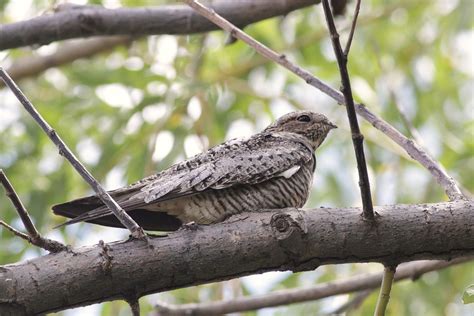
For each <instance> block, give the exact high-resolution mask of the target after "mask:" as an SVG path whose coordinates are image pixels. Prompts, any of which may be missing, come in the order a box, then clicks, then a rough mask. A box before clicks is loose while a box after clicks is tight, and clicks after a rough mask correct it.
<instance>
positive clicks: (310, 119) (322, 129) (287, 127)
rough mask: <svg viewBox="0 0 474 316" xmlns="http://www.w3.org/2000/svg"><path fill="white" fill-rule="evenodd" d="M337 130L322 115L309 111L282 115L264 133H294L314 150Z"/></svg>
mask: <svg viewBox="0 0 474 316" xmlns="http://www.w3.org/2000/svg"><path fill="white" fill-rule="evenodd" d="M333 128H337V126H336V125H335V124H334V123H331V121H329V120H328V118H327V117H326V116H324V115H322V114H319V113H315V112H311V111H296V112H291V113H288V114H285V115H283V116H282V117H280V118H279V119H278V120H276V121H275V122H274V123H273V124H271V125H270V126H268V127H267V128H266V129H265V131H264V132H271V133H275V132H276V133H278V132H283V133H290V134H291V133H294V134H298V137H301V136H303V137H304V138H305V139H306V140H307V141H309V143H310V144H311V147H313V148H314V149H316V148H318V147H319V145H321V143H322V142H323V141H324V139H325V138H326V136H327V134H328V133H329V131H330V130H331V129H333Z"/></svg>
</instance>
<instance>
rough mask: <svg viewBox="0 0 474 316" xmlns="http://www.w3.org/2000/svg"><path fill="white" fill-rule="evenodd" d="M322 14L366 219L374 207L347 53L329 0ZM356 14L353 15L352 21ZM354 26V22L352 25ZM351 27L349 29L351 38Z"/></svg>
mask: <svg viewBox="0 0 474 316" xmlns="http://www.w3.org/2000/svg"><path fill="white" fill-rule="evenodd" d="M322 1H323V2H322V3H323V9H324V15H325V16H326V22H327V24H328V29H329V34H330V35H331V42H332V47H333V48H334V54H335V55H336V59H337V64H338V67H339V73H340V74H341V82H342V88H341V92H342V94H343V95H344V104H345V105H346V112H347V117H348V118H349V126H350V128H351V134H352V144H353V145H354V151H355V156H356V160H357V171H358V173H359V187H360V194H361V199H362V205H363V213H362V214H363V216H364V217H365V218H366V219H368V220H373V219H374V207H373V204H372V195H371V193H370V182H369V174H368V172H367V162H366V161H365V154H364V135H362V133H361V132H360V129H359V122H358V121H357V115H356V111H355V108H354V98H353V97H352V88H351V81H350V79H349V72H348V71H347V55H346V54H344V52H343V51H342V47H341V42H340V41H339V33H338V32H337V30H336V25H335V24H334V18H333V16H332V12H331V8H330V7H329V0H322ZM356 18H357V16H355V17H354V21H355V19H356ZM352 27H353V28H355V22H354V24H353V26H352ZM352 34H353V29H351V38H350V39H349V40H352Z"/></svg>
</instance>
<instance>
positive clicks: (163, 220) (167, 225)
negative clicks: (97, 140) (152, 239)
mask: <svg viewBox="0 0 474 316" xmlns="http://www.w3.org/2000/svg"><path fill="white" fill-rule="evenodd" d="M112 196H113V197H114V198H115V199H116V201H117V202H118V203H119V205H120V206H121V207H122V208H123V209H124V210H125V211H126V212H127V213H128V214H129V215H130V216H131V217H132V218H133V219H134V220H135V221H136V222H137V224H138V225H140V226H141V227H142V228H143V229H146V230H160V231H174V230H177V229H178V228H179V227H180V226H181V225H182V223H181V221H180V220H179V219H177V218H176V217H174V216H172V215H168V214H167V213H165V212H159V211H150V210H146V209H143V207H142V208H140V207H133V208H130V207H129V206H128V205H126V203H123V202H124V201H123V200H122V201H121V200H120V198H117V196H114V194H112ZM124 204H125V205H124ZM52 209H53V212H54V214H56V215H60V216H64V217H68V218H71V220H69V221H67V222H65V223H63V224H61V225H58V226H56V227H63V226H66V225H71V224H75V223H79V222H88V223H93V224H98V225H103V226H109V227H119V228H124V226H123V225H122V223H120V221H119V220H118V219H117V218H116V217H115V215H113V214H112V212H111V211H110V210H109V209H108V207H107V206H105V205H104V204H103V203H102V201H101V200H100V199H99V198H98V197H97V196H88V197H84V198H80V199H77V200H73V201H70V202H66V203H62V204H57V205H54V206H53V207H52Z"/></svg>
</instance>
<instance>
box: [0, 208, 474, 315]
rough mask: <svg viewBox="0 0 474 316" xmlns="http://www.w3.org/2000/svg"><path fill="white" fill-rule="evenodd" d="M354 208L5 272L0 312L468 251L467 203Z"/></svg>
mask: <svg viewBox="0 0 474 316" xmlns="http://www.w3.org/2000/svg"><path fill="white" fill-rule="evenodd" d="M360 211H361V210H360V209H359V208H344V209H330V208H319V209H313V210H295V209H286V210H280V211H276V212H262V213H245V214H241V215H238V216H234V217H231V218H230V219H229V220H227V221H225V222H223V223H219V224H215V225H209V226H199V227H198V228H197V229H196V230H186V229H183V230H180V231H177V232H175V233H172V234H170V235H169V236H168V237H165V238H163V237H161V238H153V239H151V240H150V244H151V246H153V247H149V246H148V245H146V244H144V243H143V242H139V241H136V240H132V241H128V242H117V243H111V244H108V245H106V247H104V245H103V246H91V247H84V248H79V249H74V250H73V252H60V253H57V254H50V255H46V256H43V257H39V258H36V259H33V260H29V261H27V262H24V263H17V264H13V265H7V266H3V267H1V268H0V284H2V285H3V290H2V291H0V314H3V313H7V312H9V311H10V309H11V308H14V307H15V308H16V312H17V313H19V312H20V311H21V312H22V313H23V314H25V313H26V314H37V313H46V312H52V311H57V310H63V309H67V308H71V307H73V306H81V305H88V304H93V303H98V302H103V301H108V300H115V299H124V295H125V294H124V293H133V294H134V295H136V296H137V297H141V296H143V295H146V294H150V293H155V292H160V291H167V290H171V289H175V288H181V287H184V286H191V285H197V284H202V283H208V282H213V281H219V280H225V279H231V278H235V277H238V276H244V275H250V274H255V273H262V272H265V271H283V270H292V271H306V270H313V269H315V268H316V267H318V266H319V265H324V264H332V263H349V262H369V261H371V262H389V263H393V264H396V263H399V262H404V261H410V260H417V259H452V258H454V257H457V256H467V255H472V254H474V217H473V216H472V214H473V212H474V202H473V201H456V202H451V203H438V204H420V205H395V206H384V207H377V208H376V211H377V213H378V214H379V215H380V216H377V217H376V218H375V221H373V222H368V221H365V220H363V219H362V217H361V216H360ZM104 248H107V255H104V254H103V253H104ZM131 275H133V278H131V277H130V276H131ZM127 295H128V294H127ZM20 315H21V313H20Z"/></svg>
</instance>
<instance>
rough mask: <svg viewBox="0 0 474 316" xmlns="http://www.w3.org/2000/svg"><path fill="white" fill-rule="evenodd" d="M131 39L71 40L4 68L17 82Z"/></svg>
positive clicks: (127, 37) (123, 37)
mask: <svg viewBox="0 0 474 316" xmlns="http://www.w3.org/2000/svg"><path fill="white" fill-rule="evenodd" d="M132 41H133V39H132V38H131V37H130V36H109V37H97V38H91V39H85V40H77V41H71V43H65V44H64V45H62V46H60V47H59V48H58V50H57V51H55V52H54V53H52V54H49V55H46V56H28V57H23V58H19V59H17V60H15V61H14V62H13V64H12V65H11V66H10V67H9V68H8V69H6V72H7V73H8V74H9V75H10V77H12V79H13V80H16V81H17V82H18V79H22V78H25V77H33V76H36V75H38V74H39V73H41V72H43V71H45V70H46V69H49V68H53V67H57V66H61V65H64V64H67V63H70V62H72V61H74V60H77V59H80V58H86V57H90V56H92V55H95V54H99V53H102V52H105V51H109V50H112V49H113V48H114V47H116V46H118V45H127V44H129V43H131V42H132ZM2 86H3V81H0V87H2Z"/></svg>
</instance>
